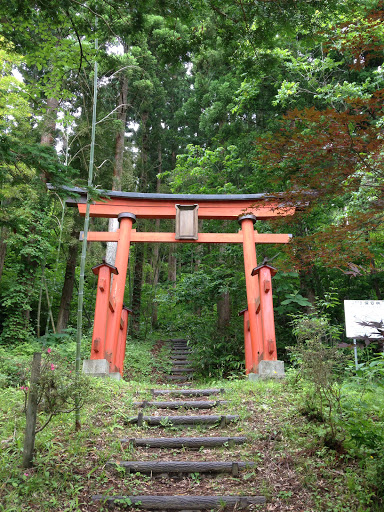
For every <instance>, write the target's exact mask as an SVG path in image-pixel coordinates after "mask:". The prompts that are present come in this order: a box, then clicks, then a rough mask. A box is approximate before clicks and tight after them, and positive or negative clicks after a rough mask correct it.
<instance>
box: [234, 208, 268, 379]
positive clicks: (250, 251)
mask: <svg viewBox="0 0 384 512" xmlns="http://www.w3.org/2000/svg"><path fill="white" fill-rule="evenodd" d="M255 222H256V217H255V215H253V214H249V215H243V216H242V217H240V218H239V224H240V225H241V230H242V232H243V252H244V271H245V284H246V288H247V304H248V316H249V331H250V336H251V345H252V371H253V372H254V373H257V368H258V364H259V359H260V358H262V354H263V341H262V331H261V323H260V321H259V320H260V319H259V318H258V314H257V312H258V310H259V307H260V292H259V279H258V277H257V278H256V279H252V270H253V269H254V268H255V266H256V265H257V261H256V244H255V232H254V229H253V225H254V223H255Z"/></svg>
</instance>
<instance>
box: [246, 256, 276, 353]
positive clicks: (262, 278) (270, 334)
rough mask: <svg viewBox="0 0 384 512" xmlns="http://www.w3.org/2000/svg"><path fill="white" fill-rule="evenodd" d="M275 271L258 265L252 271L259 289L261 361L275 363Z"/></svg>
mask: <svg viewBox="0 0 384 512" xmlns="http://www.w3.org/2000/svg"><path fill="white" fill-rule="evenodd" d="M276 273H277V270H276V269H275V268H274V267H271V266H270V265H259V266H258V267H256V268H254V269H253V270H252V273H251V274H252V276H256V277H257V279H258V283H259V287H260V306H261V324H262V332H263V352H264V356H263V360H264V361H277V351H276V334H275V318H274V314H273V298H272V277H273V276H274V275H276Z"/></svg>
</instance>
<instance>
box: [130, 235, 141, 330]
mask: <svg viewBox="0 0 384 512" xmlns="http://www.w3.org/2000/svg"><path fill="white" fill-rule="evenodd" d="M143 264H144V245H143V244H137V245H136V247H135V270H134V278H133V292H132V310H133V320H132V330H133V332H134V333H135V334H136V335H138V334H139V332H140V306H141V288H142V284H143Z"/></svg>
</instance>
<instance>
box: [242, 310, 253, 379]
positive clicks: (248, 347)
mask: <svg viewBox="0 0 384 512" xmlns="http://www.w3.org/2000/svg"><path fill="white" fill-rule="evenodd" d="M239 316H243V317H244V353H245V373H246V375H248V373H250V372H251V371H252V369H253V355H252V342H251V333H250V330H249V313H248V309H243V311H240V313H239Z"/></svg>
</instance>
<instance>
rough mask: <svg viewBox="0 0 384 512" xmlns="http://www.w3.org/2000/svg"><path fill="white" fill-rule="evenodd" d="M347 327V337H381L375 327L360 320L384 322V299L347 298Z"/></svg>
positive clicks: (345, 303)
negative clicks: (363, 323)
mask: <svg viewBox="0 0 384 512" xmlns="http://www.w3.org/2000/svg"><path fill="white" fill-rule="evenodd" d="M344 313H345V328H346V334H347V338H363V337H364V336H369V337H370V338H380V337H381V336H380V335H379V334H378V332H377V329H376V328H375V327H369V326H364V325H360V322H384V300H345V301H344Z"/></svg>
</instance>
